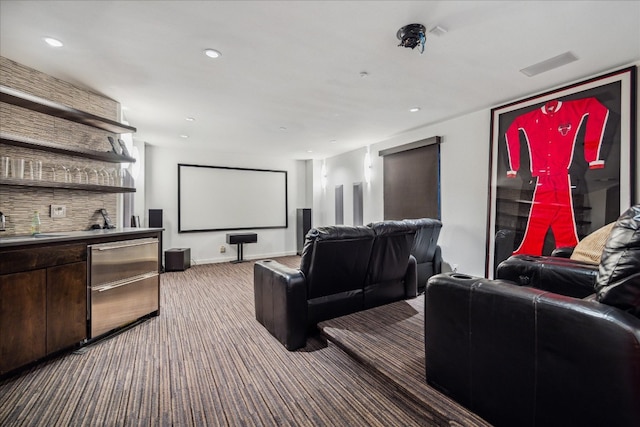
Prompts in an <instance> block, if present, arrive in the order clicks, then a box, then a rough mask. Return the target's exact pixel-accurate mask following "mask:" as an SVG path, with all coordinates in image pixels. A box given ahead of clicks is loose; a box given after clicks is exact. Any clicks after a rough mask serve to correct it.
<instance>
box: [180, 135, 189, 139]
mask: <svg viewBox="0 0 640 427" xmlns="http://www.w3.org/2000/svg"><path fill="white" fill-rule="evenodd" d="M180 138H183V139H187V138H189V135H180Z"/></svg>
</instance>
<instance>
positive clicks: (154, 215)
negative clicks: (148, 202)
mask: <svg viewBox="0 0 640 427" xmlns="http://www.w3.org/2000/svg"><path fill="white" fill-rule="evenodd" d="M149 227H151V228H162V209H149Z"/></svg>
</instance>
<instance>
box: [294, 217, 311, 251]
mask: <svg viewBox="0 0 640 427" xmlns="http://www.w3.org/2000/svg"><path fill="white" fill-rule="evenodd" d="M309 230H311V209H308V208H299V209H297V210H296V249H297V251H296V253H297V254H298V255H302V249H303V248H304V238H305V236H306V235H307V233H308V232H309Z"/></svg>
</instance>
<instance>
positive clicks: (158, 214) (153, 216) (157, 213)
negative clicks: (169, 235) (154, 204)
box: [149, 209, 164, 273]
mask: <svg viewBox="0 0 640 427" xmlns="http://www.w3.org/2000/svg"><path fill="white" fill-rule="evenodd" d="M149 228H163V227H162V209H149ZM162 233H163V232H160V235H161V236H162ZM158 250H159V251H160V272H162V273H164V261H163V259H162V251H163V249H162V238H161V239H160V247H159V248H158Z"/></svg>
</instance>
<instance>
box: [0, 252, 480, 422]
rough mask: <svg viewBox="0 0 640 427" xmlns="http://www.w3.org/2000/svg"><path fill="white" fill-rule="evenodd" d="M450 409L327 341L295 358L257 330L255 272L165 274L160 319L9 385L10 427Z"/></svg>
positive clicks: (325, 417) (2, 406)
mask: <svg viewBox="0 0 640 427" xmlns="http://www.w3.org/2000/svg"><path fill="white" fill-rule="evenodd" d="M279 261H280V262H282V263H285V264H287V265H290V266H297V265H298V263H299V257H286V258H281V259H279ZM420 353H422V354H423V353H424V351H421V352H420ZM422 372H424V370H423V371H422ZM433 404H434V402H431V403H430V405H433ZM435 404H436V406H437V405H439V404H438V403H437V402H435ZM447 408H449V409H450V406H446V405H445V409H438V410H437V411H434V410H433V408H431V407H429V406H427V405H425V404H423V403H421V402H420V401H419V400H416V399H415V398H414V397H412V396H410V395H408V394H407V393H405V392H403V391H402V390H401V389H400V388H399V387H398V386H397V385H396V384H394V383H391V382H389V381H387V380H386V379H385V378H384V376H381V375H380V374H379V373H377V372H373V371H371V370H370V368H369V367H368V366H367V365H366V364H363V363H361V361H359V360H358V359H357V358H354V357H352V356H349V355H348V354H347V353H346V352H344V351H343V350H341V348H340V347H338V346H337V345H335V344H333V343H331V342H327V341H326V340H324V339H323V338H322V337H321V336H320V335H318V336H317V337H315V338H313V339H310V340H309V342H308V345H307V347H306V348H304V349H301V350H299V351H296V352H289V351H287V350H286V349H285V348H284V347H282V346H281V345H280V343H279V342H278V341H277V340H276V339H275V338H273V337H272V336H271V335H269V333H268V332H267V331H266V329H264V328H263V327H262V326H261V325H260V324H259V323H258V322H257V321H256V320H255V316H254V308H253V263H252V262H247V263H242V264H231V263H225V264H209V265H201V266H194V267H192V268H190V269H188V270H186V271H184V272H172V273H165V274H163V275H162V276H161V309H160V316H159V317H154V318H152V319H150V320H148V321H145V322H143V323H141V324H139V325H137V326H135V327H133V328H131V329H128V330H126V331H124V332H122V333H120V334H118V335H115V336H113V337H111V338H109V339H106V340H103V341H100V342H98V343H95V344H92V345H90V346H88V347H85V348H83V349H81V351H79V352H75V353H67V354H65V355H62V356H60V357H57V358H54V359H51V360H48V361H44V362H41V363H39V364H37V365H35V366H33V367H30V368H28V369H26V370H24V371H23V372H21V373H19V374H16V375H13V376H11V377H9V378H6V379H4V380H2V381H1V382H0V425H2V426H20V425H24V426H81V425H86V426H102V425H104V426H125V425H126V426H129V425H132V426H134V425H135V426H137V425H149V426H158V425H160V426H170V425H175V426H207V425H208V426H280V425H283V426H284V425H291V426H342V425H349V426H397V425H402V426H418V425H443V424H444V421H445V418H446V417H445V416H444V415H443V412H446V410H449V409H447ZM462 413H463V414H464V411H463V412H462ZM459 418H460V415H458V414H452V422H451V424H452V425H456V424H459V422H458V421H457V420H458V419H459ZM462 418H463V419H464V415H463V416H462ZM470 419H471V420H474V419H475V418H474V417H471V418H470ZM446 425H449V424H448V423H447V424H446ZM468 425H475V424H468Z"/></svg>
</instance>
